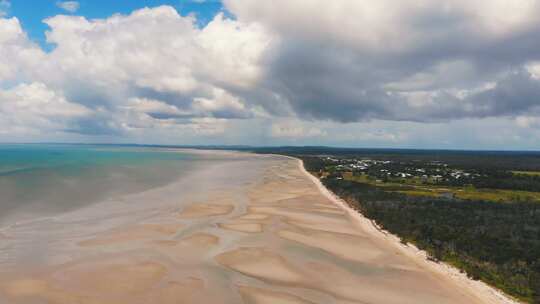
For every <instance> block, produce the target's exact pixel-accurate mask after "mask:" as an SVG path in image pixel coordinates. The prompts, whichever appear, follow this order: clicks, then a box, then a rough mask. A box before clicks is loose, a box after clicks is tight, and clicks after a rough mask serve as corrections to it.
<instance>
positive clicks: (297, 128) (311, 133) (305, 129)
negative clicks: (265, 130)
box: [271, 120, 327, 139]
mask: <svg viewBox="0 0 540 304" xmlns="http://www.w3.org/2000/svg"><path fill="white" fill-rule="evenodd" d="M326 135H327V133H326V131H324V130H321V129H320V128H317V127H313V126H306V125H304V124H303V123H302V122H299V121H294V120H289V121H283V122H279V123H274V124H273V125H272V128H271V136H272V137H276V138H287V139H304V138H311V137H324V136H326Z"/></svg>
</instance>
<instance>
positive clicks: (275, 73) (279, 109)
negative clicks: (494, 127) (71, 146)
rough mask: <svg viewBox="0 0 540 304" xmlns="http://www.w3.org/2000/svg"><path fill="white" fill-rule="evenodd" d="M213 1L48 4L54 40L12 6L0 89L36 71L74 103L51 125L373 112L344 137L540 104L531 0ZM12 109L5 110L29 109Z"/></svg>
mask: <svg viewBox="0 0 540 304" xmlns="http://www.w3.org/2000/svg"><path fill="white" fill-rule="evenodd" d="M0 3H9V2H7V1H6V0H3V1H2V0H0ZM67 3H75V4H72V6H71V8H69V5H68V6H66V5H67ZM58 5H59V6H61V5H62V7H63V6H66V7H68V8H66V7H64V9H66V10H67V11H70V10H71V12H75V11H76V9H77V8H78V3H77V2H75V1H61V2H58ZM4 6H5V7H8V5H7V6H6V5H4ZM224 6H225V8H226V10H227V13H219V14H218V15H216V16H215V17H214V18H213V19H212V20H211V21H210V22H209V23H208V24H207V25H205V26H202V27H201V26H199V25H198V22H197V20H196V16H195V15H190V16H181V15H180V14H179V13H178V12H177V11H176V10H175V9H174V8H172V7H170V6H160V7H155V8H143V9H139V10H136V11H133V12H132V13H130V14H127V15H121V14H116V15H113V16H110V17H108V18H103V19H91V20H90V19H87V18H85V17H82V16H73V15H58V16H52V17H50V18H48V19H46V20H44V22H45V23H46V24H47V25H48V26H49V30H48V31H47V32H46V38H47V42H48V43H50V44H52V45H53V46H54V47H53V49H52V50H51V51H49V52H44V51H43V50H42V49H41V48H40V47H39V46H37V45H36V44H35V43H33V42H32V41H30V40H29V38H28V37H27V35H26V34H25V32H24V30H23V29H22V28H21V25H20V23H19V21H18V20H17V18H15V17H12V18H0V89H1V90H3V91H2V92H4V93H2V94H8V93H6V92H11V93H9V94H11V95H10V96H18V95H16V94H15V93H13V92H12V91H13V90H22V88H19V86H18V85H20V84H24V85H26V86H30V85H33V86H36V85H37V84H39V85H38V86H42V90H46V91H50V92H54V94H55V96H60V97H58V98H59V100H63V102H64V103H65V104H69V105H73V106H76V107H80V108H79V110H80V109H84V115H83V114H81V113H82V112H81V113H80V114H79V115H73V116H72V117H69V118H68V117H67V116H62V115H60V114H58V117H59V119H58V121H59V123H58V125H54V126H52V125H51V127H50V130H65V131H66V132H72V133H80V134H110V135H112V136H140V137H141V138H142V137H144V136H150V137H155V136H154V135H149V134H159V135H160V136H164V137H167V138H171V136H168V135H166V134H180V135H179V136H187V137H189V138H194V137H197V136H209V137H212V136H218V135H219V136H221V135H223V134H227V135H228V136H230V137H231V138H237V137H236V136H237V135H235V134H232V133H233V132H246V133H249V134H253V135H252V136H253V137H257V136H263V137H264V136H268V138H270V139H269V140H272V139H282V140H294V139H301V140H312V141H315V140H316V139H317V140H319V139H321V140H322V139H324V140H326V141H327V142H330V141H332V140H334V139H335V138H338V137H331V136H327V134H334V133H336V132H337V133H340V134H341V132H342V131H343V130H344V129H347V128H349V127H350V126H353V127H357V126H359V125H365V124H370V123H372V122H375V123H380V125H378V127H377V128H375V129H372V130H360V129H359V130H357V131H356V132H357V133H358V134H349V133H350V132H349V133H348V135H347V136H345V135H343V136H342V137H339V138H342V140H343V142H349V141H350V142H355V141H371V142H376V138H378V139H380V140H385V141H386V142H393V143H403V142H405V141H411V140H412V138H413V137H414V136H412V135H410V134H409V133H407V132H403V131H401V130H398V128H397V127H395V124H396V123H398V124H399V123H402V124H403V126H409V125H411V124H412V125H414V126H417V125H416V124H420V125H423V124H425V123H430V124H431V125H432V126H433V125H438V126H444V125H447V126H450V125H452V124H454V123H456V121H464V120H468V119H473V120H474V119H477V120H479V121H483V122H485V123H487V122H486V121H491V120H490V119H498V120H499V121H501V124H503V123H502V122H504V123H505V124H509V125H511V127H510V126H509V129H511V130H513V132H518V133H519V132H521V131H519V130H522V129H523V128H529V127H534V126H536V125H537V122H536V121H538V119H537V117H540V52H538V50H540V40H539V39H537V37H539V35H540V19H539V18H538V17H537V16H539V15H540V1H538V0H523V1H509V0H478V1H467V0H444V1H432V0H424V1H415V0H404V1H399V2H396V1H392V0H381V1H376V2H374V1H367V0H359V1H347V0H336V1H330V2H329V1H324V0H298V1H286V0H276V1H245V0H225V1H224ZM0 7H1V4H0ZM0 11H2V10H1V9H0ZM284 12H286V13H284ZM230 15H232V16H233V17H228V16H230ZM9 94H8V95H9ZM21 98H22V97H21ZM24 98H26V99H28V97H24ZM53 99H54V98H53ZM11 100H13V97H11ZM34 103H36V101H34ZM56 103H57V102H53V103H52V104H56ZM11 106H12V107H13V102H12V103H11ZM17 109H18V110H17V111H16V113H17V114H16V115H14V116H18V115H23V113H25V112H28V113H30V112H29V111H23V110H22V109H20V108H17ZM19 113H21V114H19ZM28 115H29V114H28ZM33 115H37V113H36V114H33ZM52 116H53V115H48V116H47V115H46V116H45V118H43V117H38V118H37V119H36V121H41V122H45V121H49V120H50V119H49V118H50V117H52ZM21 117H24V115H23V116H21ZM12 119H15V117H12ZM21 121H28V120H27V119H22V120H21ZM50 123H51V124H53V123H54V120H51V121H50ZM490 123H491V122H490ZM13 125H14V126H15V125H17V124H13ZM18 125H19V126H21V127H22V126H23V124H22V123H19V124H18ZM321 125H324V126H323V127H321ZM384 125H386V126H388V127H386V128H385V127H384ZM246 126H252V128H249V127H246ZM338 126H342V127H338ZM348 126H349V127H348ZM390 126H391V127H390ZM31 129H36V126H35V125H33V126H32V127H31ZM45 129H47V128H45ZM247 129H250V130H249V132H247ZM255 129H257V130H259V131H255ZM437 130H439V131H440V132H442V133H444V132H443V129H442V127H441V128H439V129H437ZM55 132H56V131H55ZM353 133H354V132H353ZM220 138H222V137H220ZM242 140H248V139H246V138H242Z"/></svg>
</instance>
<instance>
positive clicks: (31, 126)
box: [0, 83, 92, 135]
mask: <svg viewBox="0 0 540 304" xmlns="http://www.w3.org/2000/svg"><path fill="white" fill-rule="evenodd" d="M91 115H92V111H91V110H89V109H88V108H86V107H84V106H81V105H79V104H75V103H71V102H69V101H68V100H66V99H65V97H64V96H63V95H62V94H61V93H58V92H55V91H53V90H51V89H50V88H48V87H47V86H46V85H44V84H43V83H30V84H25V83H23V84H19V85H17V86H16V87H13V88H10V89H7V90H0V130H1V131H0V133H3V134H12V133H17V134H21V135H24V134H28V133H30V134H32V133H47V132H69V131H71V130H75V129H77V128H78V123H79V122H80V121H81V120H82V119H85V118H88V117H90V116H91ZM75 131H80V130H75Z"/></svg>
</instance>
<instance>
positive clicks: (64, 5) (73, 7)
mask: <svg viewBox="0 0 540 304" xmlns="http://www.w3.org/2000/svg"><path fill="white" fill-rule="evenodd" d="M56 6H58V7H59V8H61V9H63V10H65V11H66V12H69V13H75V12H76V11H78V10H79V2H77V1H58V2H56Z"/></svg>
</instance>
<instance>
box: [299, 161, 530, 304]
mask: <svg viewBox="0 0 540 304" xmlns="http://www.w3.org/2000/svg"><path fill="white" fill-rule="evenodd" d="M400 153H401V154H399V153H391V154H384V153H382V152H381V153H375V154H373V153H372V154H368V155H366V154H356V155H352V154H346V155H340V154H327V153H325V154H324V155H316V154H315V153H307V154H300V153H295V154H293V155H295V156H297V157H300V158H302V159H303V160H304V164H305V167H306V169H307V170H308V171H310V172H312V173H313V174H315V175H317V176H318V177H320V178H321V180H322V181H323V183H324V184H325V185H326V186H327V187H328V188H329V189H330V190H332V191H333V192H334V193H336V194H337V195H339V196H340V197H342V198H343V199H345V200H346V201H347V202H348V203H349V204H350V205H351V206H352V207H354V208H355V209H358V210H359V211H360V212H362V213H363V214H364V215H365V216H366V217H368V218H370V219H372V220H374V221H375V222H376V223H377V224H379V225H380V226H382V227H383V228H384V229H386V230H388V231H390V232H391V233H393V234H395V235H397V236H399V237H400V238H401V239H402V241H403V242H404V243H408V242H410V243H414V244H415V245H416V246H418V247H419V248H420V249H423V250H425V251H427V252H428V254H429V256H430V258H431V259H433V260H438V261H444V262H447V263H449V264H451V265H454V266H455V267H457V268H459V269H461V270H463V271H465V272H466V273H467V275H468V276H469V277H471V278H473V279H479V280H482V281H484V282H486V283H488V284H490V285H492V286H495V287H497V288H499V289H501V290H503V291H505V292H506V293H508V294H510V295H512V296H514V297H516V298H519V299H520V300H523V301H526V302H528V303H540V202H539V201H538V197H540V187H539V183H540V179H539V176H538V174H537V172H538V166H539V164H540V158H539V155H536V154H534V153H524V154H520V153H516V154H512V153H510V154H507V153H506V152H503V153H499V154H497V153H493V154H491V153H486V152H478V153H474V152H468V153H464V152H458V153H457V154H451V153H450V152H448V154H445V155H440V154H437V153H436V152H433V154H431V155H430V154H428V153H421V154H418V153H410V154H407V151H403V152H400ZM289 155H290V154H289ZM360 160H362V161H360ZM366 160H369V161H367V162H366ZM352 164H355V166H352ZM362 164H366V165H362ZM437 169H438V171H437ZM417 170H420V171H417ZM415 172H418V173H415ZM456 172H457V173H456ZM458 173H459V174H458ZM464 173H468V174H464ZM458 175H459V177H456V176H458ZM434 176H439V177H437V178H434ZM441 189H443V190H444V192H443V190H441ZM524 190H526V191H524ZM443 193H444V194H448V193H451V194H452V195H443Z"/></svg>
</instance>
